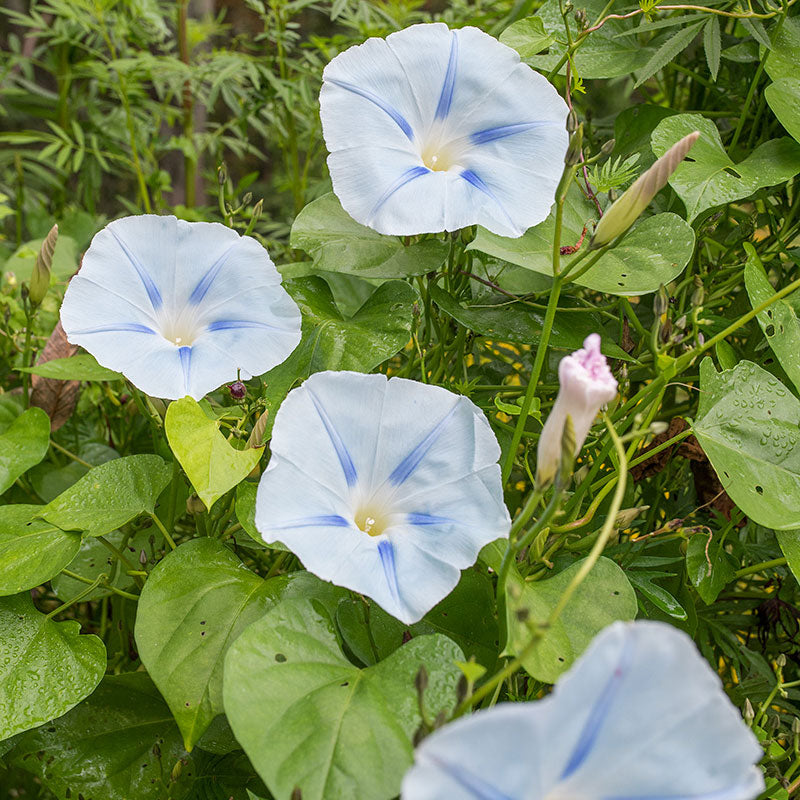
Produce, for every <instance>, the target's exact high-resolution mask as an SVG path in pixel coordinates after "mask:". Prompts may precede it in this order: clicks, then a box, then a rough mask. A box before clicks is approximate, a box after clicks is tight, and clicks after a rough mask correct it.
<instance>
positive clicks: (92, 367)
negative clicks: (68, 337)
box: [19, 353, 124, 381]
mask: <svg viewBox="0 0 800 800" xmlns="http://www.w3.org/2000/svg"><path fill="white" fill-rule="evenodd" d="M19 372H32V373H33V374H34V375H41V376H42V377H43V378H55V379H57V380H60V381H119V380H124V376H123V375H121V374H120V373H119V372H114V370H111V369H106V368H105V367H101V366H100V365H99V364H98V363H97V360H96V359H95V357H94V356H93V355H90V354H89V353H81V354H79V355H76V356H70V357H69V358H54V359H53V360H52V361H45V362H44V363H42V364H37V365H36V366H35V367H28V368H27V369H20V370H19Z"/></svg>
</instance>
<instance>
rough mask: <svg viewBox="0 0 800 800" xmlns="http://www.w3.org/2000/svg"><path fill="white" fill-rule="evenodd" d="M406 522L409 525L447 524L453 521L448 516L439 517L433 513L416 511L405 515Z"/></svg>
mask: <svg viewBox="0 0 800 800" xmlns="http://www.w3.org/2000/svg"><path fill="white" fill-rule="evenodd" d="M406 522H408V524H409V525H447V524H449V523H452V522H455V520H453V519H451V518H450V517H439V516H436V515H435V514H421V513H419V512H416V511H412V512H411V513H409V514H407V515H406Z"/></svg>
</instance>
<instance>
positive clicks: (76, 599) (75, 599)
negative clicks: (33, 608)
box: [45, 572, 108, 619]
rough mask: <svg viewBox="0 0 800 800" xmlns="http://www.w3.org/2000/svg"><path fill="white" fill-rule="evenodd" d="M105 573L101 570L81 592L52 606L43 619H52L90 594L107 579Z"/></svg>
mask: <svg viewBox="0 0 800 800" xmlns="http://www.w3.org/2000/svg"><path fill="white" fill-rule="evenodd" d="M107 577H108V576H107V575H106V574H105V572H101V573H100V574H99V575H98V576H97V577H96V578H95V579H94V580H93V581H90V583H89V585H88V586H87V587H86V588H85V589H84V590H83V591H81V592H78V594H76V595H75V597H73V598H72V599H70V600H67V602H66V603H62V604H61V605H60V606H58V608H54V609H53V610H52V611H51V612H50V613H49V614H47V615H46V617H45V619H52V618H53V617H54V616H55V615H56V614H59V613H61V612H62V611H64V610H65V609H67V608H69V607H70V606H73V605H75V603H79V602H80V601H81V600H82V599H83V598H84V597H86V595H87V594H91V593H92V592H93V591H94V590H95V589H96V588H97V587H98V586H99V585H100V584H101V583H103V582H104V581H105V580H106V579H107Z"/></svg>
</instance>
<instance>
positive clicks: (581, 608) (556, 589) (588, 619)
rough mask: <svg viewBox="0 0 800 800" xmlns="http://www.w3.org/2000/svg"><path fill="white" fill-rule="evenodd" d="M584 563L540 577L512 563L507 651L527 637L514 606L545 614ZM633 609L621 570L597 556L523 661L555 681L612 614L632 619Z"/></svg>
mask: <svg viewBox="0 0 800 800" xmlns="http://www.w3.org/2000/svg"><path fill="white" fill-rule="evenodd" d="M485 552H487V551H484V553H485ZM482 555H483V554H482ZM490 563H491V562H490ZM582 563H583V561H582V560H581V561H576V562H575V563H574V564H572V565H571V566H569V567H567V569H565V570H563V572H559V573H558V575H556V576H554V577H552V578H547V579H544V580H538V581H524V580H523V579H522V578H521V577H520V575H519V573H518V572H517V570H516V569H515V568H513V567H512V568H511V571H510V572H509V580H508V586H507V590H506V624H507V626H508V627H507V630H508V643H507V646H506V652H507V653H509V654H512V655H519V654H520V653H522V652H523V650H524V649H525V647H526V645H527V644H528V642H529V641H530V639H531V632H530V628H529V627H528V626H527V625H526V624H525V623H524V622H522V621H520V619H519V616H518V612H520V611H522V610H524V611H525V612H527V620H528V621H530V622H534V623H542V622H544V621H545V620H547V618H548V617H549V616H550V613H551V612H552V610H553V608H554V607H555V605H556V604H557V603H558V601H559V599H560V598H561V595H562V594H563V592H564V589H566V587H567V585H568V584H569V582H570V581H571V580H572V578H573V577H574V575H575V573H576V572H577V571H578V570H579V569H580V566H581V564H582ZM497 566H498V567H499V562H498V563H497ZM636 611H637V604H636V595H635V593H634V591H633V588H632V587H631V585H630V583H629V582H628V579H627V578H626V577H625V573H624V572H623V571H622V570H621V569H620V568H619V567H618V566H617V564H616V563H614V562H613V561H611V560H610V559H608V558H600V559H599V560H598V562H597V563H596V564H595V565H594V567H593V568H592V571H591V572H590V573H589V574H588V575H587V576H586V578H585V580H584V581H583V583H582V584H581V585H580V586H579V587H578V589H577V591H576V592H575V594H574V595H573V596H572V598H571V599H570V601H569V603H568V604H567V606H566V608H565V609H564V611H563V612H562V613H561V616H560V617H559V618H558V619H557V620H556V622H555V624H554V625H553V626H552V627H551V628H550V630H549V631H548V632H547V633H545V635H544V637H543V638H542V640H541V641H540V642H539V644H538V645H537V646H536V648H535V649H534V650H533V651H532V652H530V653H528V654H527V655H526V656H525V658H524V660H523V662H522V663H523V666H524V667H525V669H526V670H527V671H528V673H529V674H530V675H531V676H532V677H534V678H536V679H537V680H540V681H545V682H546V683H554V682H555V681H556V679H557V678H558V676H559V675H561V674H562V673H563V672H564V671H566V670H567V669H569V667H570V666H571V665H572V663H573V662H574V661H575V659H576V658H578V656H579V655H580V654H581V653H582V652H583V651H584V650H585V649H586V648H587V647H588V645H589V642H591V640H592V639H593V638H594V637H595V635H597V634H598V633H599V632H600V631H601V630H603V628H605V627H606V626H607V625H610V624H611V623H612V622H614V621H615V620H618V619H622V620H629V619H634V617H635V616H636Z"/></svg>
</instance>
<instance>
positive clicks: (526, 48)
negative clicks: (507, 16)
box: [500, 16, 555, 59]
mask: <svg viewBox="0 0 800 800" xmlns="http://www.w3.org/2000/svg"><path fill="white" fill-rule="evenodd" d="M500 41H501V42H502V43H503V44H504V45H507V46H508V47H513V48H514V50H516V51H517V52H518V53H519V55H520V58H523V59H525V58H530V57H531V56H535V55H538V54H539V53H541V52H542V50H547V48H548V47H550V45H551V44H553V42H554V41H555V37H554V36H553V35H552V34H551V33H548V32H547V31H546V30H545V28H544V22H543V21H542V18H541V17H536V16H533V17H525V19H521V20H518V21H517V22H514V23H512V24H511V25H509V26H508V27H507V28H506V29H505V30H504V31H503V32H502V33H501V34H500Z"/></svg>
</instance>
